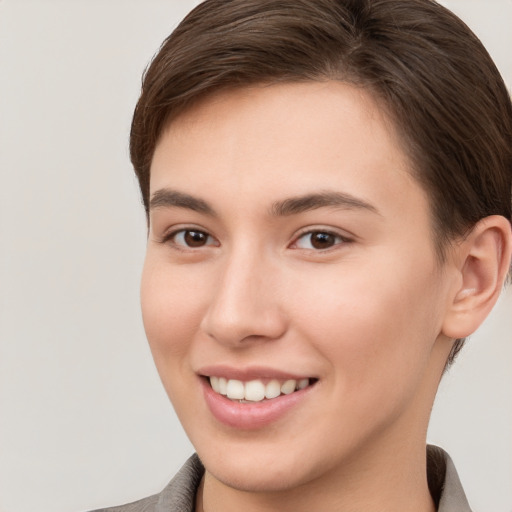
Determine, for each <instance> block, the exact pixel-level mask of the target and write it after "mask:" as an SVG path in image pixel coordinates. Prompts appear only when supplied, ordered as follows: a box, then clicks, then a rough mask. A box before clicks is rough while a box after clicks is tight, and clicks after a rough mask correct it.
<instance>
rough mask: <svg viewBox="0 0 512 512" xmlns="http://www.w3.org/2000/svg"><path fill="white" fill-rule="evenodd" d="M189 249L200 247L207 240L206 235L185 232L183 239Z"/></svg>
mask: <svg viewBox="0 0 512 512" xmlns="http://www.w3.org/2000/svg"><path fill="white" fill-rule="evenodd" d="M183 239H184V240H185V243H186V244H187V245H188V246H189V247H202V246H203V245H205V244H206V242H207V240H208V235H207V234H206V233H203V232H202V231H185V235H184V237H183Z"/></svg>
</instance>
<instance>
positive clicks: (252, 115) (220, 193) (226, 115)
mask: <svg viewBox="0 0 512 512" xmlns="http://www.w3.org/2000/svg"><path fill="white" fill-rule="evenodd" d="M410 169H411V164H410V162H409V160H408V158H407V156H406V155H405V153H404V152H403V151H402V149H401V144H400V141H399V139H398V137H397V135H396V132H395V130H394V127H393V124H392V123H391V121H390V120H389V119H388V117H387V116H386V114H385V112H384V110H383V109H382V108H381V107H380V106H379V105H378V104H377V102H375V101H374V99H373V98H372V96H371V95H370V94H369V93H368V92H367V91H365V90H364V89H361V88H356V87H354V86H351V85H348V84H345V83H341V82H333V81H326V82H307V83H291V84H277V85H259V86H254V87H247V88H243V89H236V90H229V91H223V92H220V93H218V94H216V95H213V96H210V97H207V98H205V99H203V100H202V101H201V102H199V103H197V104H196V105H194V106H193V107H191V108H189V109H188V110H187V111H185V112H184V113H182V114H181V115H180V116H179V117H178V118H176V119H175V120H174V121H173V122H172V123H171V124H170V125H169V126H168V127H167V129H166V130H165V132H164V133H163V134H162V137H161V139H160V141H159V144H158V145H157V147H156V150H155V154H154V158H153V162H152V167H151V181H150V187H151V194H154V193H155V191H158V190H159V189H162V188H165V187H171V188H173V189H178V190H180V191H183V192H186V193H189V194H192V195H197V196H200V197H202V198H204V199H208V200H211V201H213V202H218V203H221V204H223V205H229V206H230V207H231V208H232V209H236V208H237V207H238V208H239V209H240V210H246V209H247V208H249V206H250V205H251V204H253V203H254V204H255V205H256V204H258V205H259V206H262V207H263V206H265V207H267V206H268V203H269V202H273V201H276V200H280V199H283V197H286V196H298V195H303V194H306V193H308V192H311V191H316V190H320V189H322V190H325V189H328V190H331V189H332V190H335V191H338V192H344V193H349V194H351V195H354V196H357V197H360V198H362V199H363V200H367V201H368V202H370V201H371V202H373V203H377V204H378V203H386V202H389V200H390V198H391V199H392V200H393V202H394V203H395V206H396V207H398V208H402V211H403V208H409V207H410V206H414V207H417V206H418V204H421V205H422V206H425V208H427V206H426V201H425V198H424V197H423V196H424V194H423V191H422V190H421V188H420V187H419V185H418V184H417V183H416V181H415V180H414V179H413V178H412V174H411V172H410ZM411 191H414V193H415V194H417V195H418V196H419V197H421V201H420V203H418V202H416V203H411V202H410V201H407V200H406V199H407V198H408V197H410V194H411Z"/></svg>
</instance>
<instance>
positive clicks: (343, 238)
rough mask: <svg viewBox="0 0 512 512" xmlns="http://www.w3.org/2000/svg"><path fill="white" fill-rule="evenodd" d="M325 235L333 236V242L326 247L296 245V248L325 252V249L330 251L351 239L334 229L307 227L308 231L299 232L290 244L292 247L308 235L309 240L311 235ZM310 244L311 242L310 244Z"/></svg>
mask: <svg viewBox="0 0 512 512" xmlns="http://www.w3.org/2000/svg"><path fill="white" fill-rule="evenodd" d="M315 234H316V235H327V236H328V237H333V238H334V240H335V241H334V243H333V244H332V245H331V246H329V247H326V248H315V247H311V248H305V247H297V249H301V250H306V251H314V252H327V251H330V250H334V249H335V248H336V247H338V246H339V245H343V244H345V243H349V242H351V241H352V240H351V239H350V238H348V237H346V236H342V235H340V234H339V233H336V232H334V231H330V230H329V229H309V230H308V231H304V232H302V233H300V234H299V235H298V236H297V238H295V241H294V242H293V243H292V244H291V246H292V247H294V246H297V245H298V242H299V241H300V240H301V239H303V238H305V237H308V236H309V237H310V240H311V237H312V236H313V235H315ZM311 245H312V244H311Z"/></svg>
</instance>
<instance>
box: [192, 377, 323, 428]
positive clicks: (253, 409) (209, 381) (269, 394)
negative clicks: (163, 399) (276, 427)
mask: <svg viewBox="0 0 512 512" xmlns="http://www.w3.org/2000/svg"><path fill="white" fill-rule="evenodd" d="M258 374H259V377H258V376H257V375H258ZM201 377H202V378H201V383H202V386H203V392H204V398H205V401H206V404H207V406H208V408H209V409H210V412H211V413H212V415H213V416H214V418H215V419H216V420H218V421H220V422H221V423H223V424H224V425H227V426H229V427H234V428H237V429H258V428H262V427H264V426H266V425H269V424H270V423H273V422H275V421H278V420H279V419H280V418H282V417H283V416H285V415H286V414H287V413H288V412H290V411H291V410H292V409H294V408H295V407H297V406H298V405H299V404H300V403H301V402H302V401H303V400H306V399H307V396H308V395H309V394H310V393H311V391H312V390H313V389H314V388H315V387H316V386H315V385H316V383H317V381H318V379H316V378H313V377H304V376H296V375H291V374H286V373H283V372H275V371H272V370H265V369H260V370H258V369H252V370H250V371H243V370H235V369H221V368H211V369H203V370H202V371H201Z"/></svg>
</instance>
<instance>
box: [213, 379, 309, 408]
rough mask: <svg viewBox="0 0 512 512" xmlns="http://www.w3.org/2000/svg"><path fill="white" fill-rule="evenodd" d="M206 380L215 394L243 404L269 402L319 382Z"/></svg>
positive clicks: (293, 380) (295, 380) (297, 380)
mask: <svg viewBox="0 0 512 512" xmlns="http://www.w3.org/2000/svg"><path fill="white" fill-rule="evenodd" d="M205 378H206V380H207V382H208V383H209V385H210V387H211V389H212V390H213V391H214V393H216V394H218V395H222V396H224V397H226V398H228V399H229V400H232V401H236V402H238V403H242V404H243V403H246V404H253V403H258V402H267V401H269V400H273V399H275V398H278V397H280V396H283V395H291V394H293V393H295V392H297V391H301V390H303V389H306V388H308V387H310V386H312V385H314V384H315V383H316V381H317V379H315V378H300V379H281V380H280V379H253V380H249V381H242V380H238V379H228V378H226V377H220V376H215V375H211V376H208V377H205Z"/></svg>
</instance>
